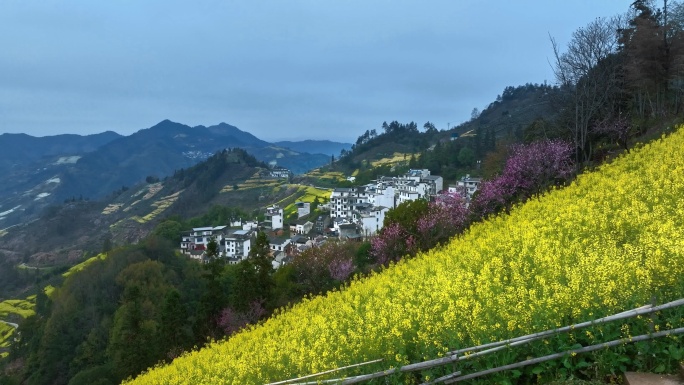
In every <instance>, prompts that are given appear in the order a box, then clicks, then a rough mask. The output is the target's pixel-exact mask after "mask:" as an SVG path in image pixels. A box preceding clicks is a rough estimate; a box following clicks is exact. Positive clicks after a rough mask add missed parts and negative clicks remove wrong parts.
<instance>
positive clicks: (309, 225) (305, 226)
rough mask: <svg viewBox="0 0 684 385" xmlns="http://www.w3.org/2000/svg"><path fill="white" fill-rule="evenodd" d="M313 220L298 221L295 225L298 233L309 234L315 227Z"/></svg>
mask: <svg viewBox="0 0 684 385" xmlns="http://www.w3.org/2000/svg"><path fill="white" fill-rule="evenodd" d="M313 226H314V224H313V222H311V221H297V223H296V225H295V232H296V233H297V234H308V233H309V232H310V231H311V229H313Z"/></svg>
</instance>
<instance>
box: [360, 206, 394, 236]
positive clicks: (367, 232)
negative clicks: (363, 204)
mask: <svg viewBox="0 0 684 385" xmlns="http://www.w3.org/2000/svg"><path fill="white" fill-rule="evenodd" d="M388 211H389V208H388V207H383V206H379V207H377V206H376V207H372V208H370V209H368V210H366V211H363V212H360V213H359V215H358V219H357V223H358V226H359V227H360V228H361V233H362V234H363V235H364V236H366V237H368V236H371V235H375V234H377V232H378V231H380V229H382V224H383V222H384V221H385V214H387V212H388Z"/></svg>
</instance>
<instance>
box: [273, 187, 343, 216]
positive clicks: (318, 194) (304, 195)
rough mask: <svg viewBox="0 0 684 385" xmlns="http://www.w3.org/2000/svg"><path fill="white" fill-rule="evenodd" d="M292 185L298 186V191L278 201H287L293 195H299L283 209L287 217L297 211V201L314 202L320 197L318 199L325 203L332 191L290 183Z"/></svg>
mask: <svg viewBox="0 0 684 385" xmlns="http://www.w3.org/2000/svg"><path fill="white" fill-rule="evenodd" d="M290 186H298V189H297V192H295V193H294V194H291V195H290V196H288V197H287V198H285V199H283V200H281V201H280V202H278V203H282V202H284V201H287V200H288V199H292V197H295V196H297V197H296V198H295V201H294V202H292V203H290V204H288V205H287V206H285V208H284V209H283V213H284V214H285V217H286V218H287V217H288V216H290V215H293V214H294V213H296V212H297V206H296V205H295V203H297V202H308V203H313V201H315V200H316V198H318V201H319V202H320V203H323V202H325V201H327V200H328V199H329V198H330V191H329V190H324V189H319V188H316V187H311V186H300V185H290ZM300 194H301V195H300Z"/></svg>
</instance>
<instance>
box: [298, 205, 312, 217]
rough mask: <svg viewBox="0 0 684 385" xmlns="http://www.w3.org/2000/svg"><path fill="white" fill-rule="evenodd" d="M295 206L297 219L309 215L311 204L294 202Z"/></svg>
mask: <svg viewBox="0 0 684 385" xmlns="http://www.w3.org/2000/svg"><path fill="white" fill-rule="evenodd" d="M295 206H297V218H301V217H304V216H307V215H309V214H310V213H311V203H309V202H295Z"/></svg>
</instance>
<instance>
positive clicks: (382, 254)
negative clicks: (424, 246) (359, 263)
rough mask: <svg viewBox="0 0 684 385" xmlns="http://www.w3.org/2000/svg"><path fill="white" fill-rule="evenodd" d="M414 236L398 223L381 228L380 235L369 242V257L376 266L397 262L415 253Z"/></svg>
mask: <svg viewBox="0 0 684 385" xmlns="http://www.w3.org/2000/svg"><path fill="white" fill-rule="evenodd" d="M415 247H416V241H415V236H414V235H413V234H410V233H409V232H408V231H406V229H404V227H403V226H402V225H400V224H399V223H391V224H389V225H386V226H385V227H383V228H382V231H381V232H380V234H378V235H377V236H376V237H375V238H373V239H372V240H371V252H370V253H371V255H372V256H373V257H374V258H375V263H377V264H378V265H386V264H387V263H389V262H390V261H398V260H400V259H401V258H402V257H404V256H405V255H413V254H414V253H415V251H416V249H415Z"/></svg>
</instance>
